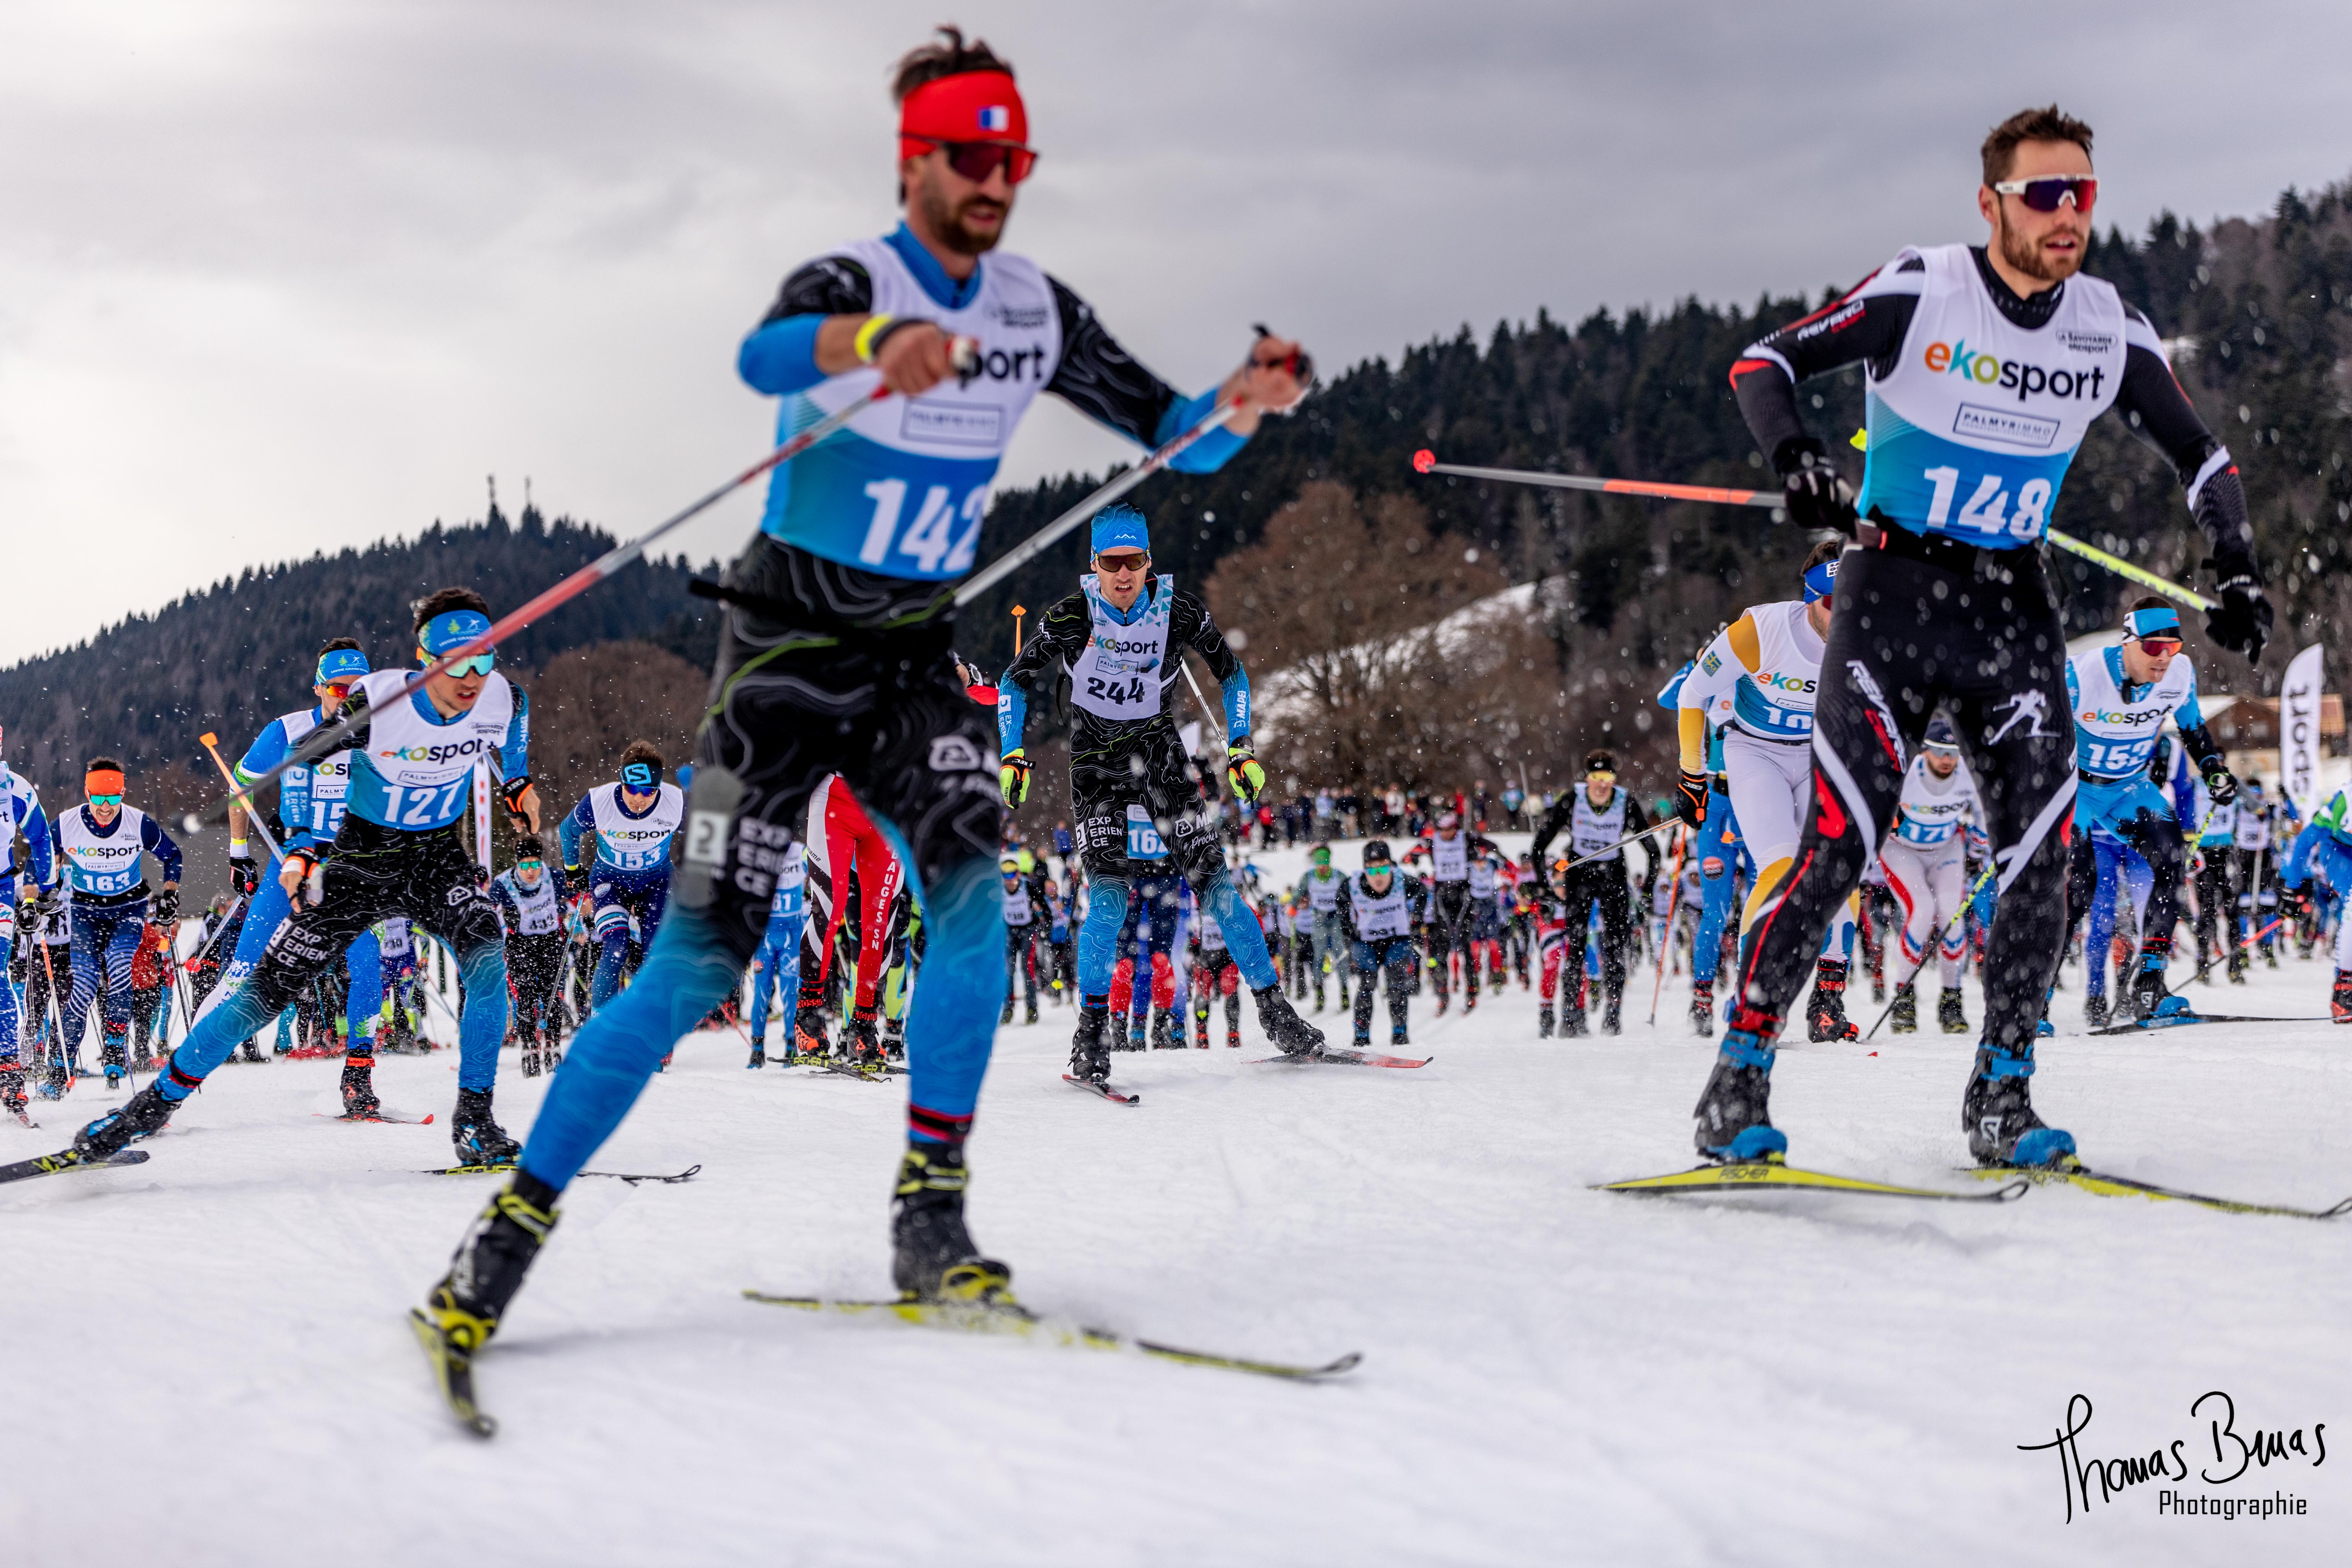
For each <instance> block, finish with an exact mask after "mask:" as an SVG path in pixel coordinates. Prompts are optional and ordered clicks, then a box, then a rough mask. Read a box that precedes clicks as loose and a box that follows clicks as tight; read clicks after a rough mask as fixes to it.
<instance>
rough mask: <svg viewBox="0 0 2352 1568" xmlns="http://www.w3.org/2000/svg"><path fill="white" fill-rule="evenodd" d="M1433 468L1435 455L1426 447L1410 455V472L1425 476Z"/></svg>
mask: <svg viewBox="0 0 2352 1568" xmlns="http://www.w3.org/2000/svg"><path fill="white" fill-rule="evenodd" d="M1435 467H1437V454H1436V453H1434V452H1433V451H1431V450H1430V449H1429V448H1428V447H1423V448H1422V449H1421V450H1420V451H1418V452H1415V453H1414V454H1413V455H1412V471H1413V472H1414V473H1416V474H1425V473H1427V472H1429V470H1430V469H1432V468H1435Z"/></svg>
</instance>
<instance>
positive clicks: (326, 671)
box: [310, 647, 368, 686]
mask: <svg viewBox="0 0 2352 1568" xmlns="http://www.w3.org/2000/svg"><path fill="white" fill-rule="evenodd" d="M367 672H368V656H367V655H365V654H363V653H362V652H361V651H360V650H359V649H357V648H355V647H339V648H335V649H333V650H332V651H331V652H328V653H322V654H320V656H319V676H318V679H315V680H313V681H311V682H310V684H311V685H313V686H333V685H335V684H336V683H337V682H339V681H346V680H349V679H352V677H354V676H361V675H365V674H366V673H367Z"/></svg>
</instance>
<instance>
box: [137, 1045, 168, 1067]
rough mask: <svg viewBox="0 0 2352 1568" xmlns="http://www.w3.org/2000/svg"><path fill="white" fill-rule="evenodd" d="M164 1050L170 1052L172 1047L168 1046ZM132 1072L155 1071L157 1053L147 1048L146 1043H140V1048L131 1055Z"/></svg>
mask: <svg viewBox="0 0 2352 1568" xmlns="http://www.w3.org/2000/svg"><path fill="white" fill-rule="evenodd" d="M164 1048H165V1049H166V1050H167V1051H168V1050H169V1049H170V1048H171V1047H169V1045H168V1044H167V1045H166V1046H165V1047H164ZM154 1070H155V1053H154V1052H152V1051H151V1050H149V1049H148V1048H147V1046H146V1042H144V1041H142V1042H140V1046H139V1048H138V1049H137V1050H135V1051H133V1052H131V1071H132V1072H153V1071H154Z"/></svg>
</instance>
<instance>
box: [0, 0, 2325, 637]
mask: <svg viewBox="0 0 2352 1568" xmlns="http://www.w3.org/2000/svg"><path fill="white" fill-rule="evenodd" d="M959 13H960V14H959ZM951 16H952V17H954V18H955V19H957V20H960V21H961V22H962V23H963V24H964V26H966V27H967V29H968V30H970V31H971V32H975V33H978V34H981V35H982V36H984V37H987V38H988V39H989V41H990V42H991V43H992V44H993V45H995V46H996V47H997V48H998V49H999V50H1000V51H1001V52H1003V54H1005V55H1007V56H1008V57H1009V58H1012V59H1013V62H1014V63H1015V65H1016V66H1017V68H1018V69H1019V72H1020V79H1021V83H1022V87H1023V89H1024V96H1025V98H1026V100H1027V102H1028V106H1029V113H1030V125H1031V129H1032V141H1033V142H1034V143H1035V144H1036V145H1037V146H1038V147H1039V148H1040V149H1041V150H1042V152H1043V153H1044V157H1043V159H1042V161H1041V162H1040V164H1039V167H1038V173H1037V175H1036V177H1035V178H1034V181H1033V182H1032V183H1031V184H1028V185H1027V186H1024V189H1023V191H1022V195H1021V201H1020V205H1019V207H1018V209H1017V210H1016V212H1015V214H1014V216H1013V224H1012V227H1011V236H1010V241H1009V243H1010V246H1011V247H1013V248H1016V249H1018V250H1021V251H1023V252H1024V253H1027V254H1029V255H1032V256H1034V257H1035V258H1038V260H1040V261H1041V262H1042V263H1043V264H1044V265H1045V267H1047V268H1049V269H1050V270H1052V271H1054V272H1055V274H1056V275H1058V276H1059V277H1061V278H1062V279H1064V280H1065V281H1066V282H1068V283H1069V284H1071V285H1072V286H1073V287H1074V288H1076V289H1078V290H1079V292H1080V293H1082V294H1084V295H1086V296H1087V298H1088V299H1090V300H1092V301H1093V302H1094V303H1095V305H1096V306H1097V309H1098V310H1100V312H1101V313H1102V315H1103V316H1104V317H1105V319H1106V320H1107V321H1108V323H1109V324H1110V326H1111V328H1112V330H1113V331H1116V332H1117V333H1118V335H1119V336H1120V337H1121V338H1123V339H1124V340H1125V341H1126V342H1127V343H1128V344H1129V347H1130V348H1132V349H1133V350H1135V351H1136V353H1139V355H1140V356H1141V357H1142V358H1143V359H1144V360H1145V361H1146V362H1147V363H1150V365H1152V366H1153V368H1155V369H1156V370H1158V371H1159V372H1160V374H1163V375H1165V376H1167V377H1168V378H1169V379H1171V380H1172V381H1175V382H1177V383H1179V384H1182V385H1184V386H1186V387H1188V388H1198V387H1200V386H1203V385H1206V384H1209V383H1211V382H1213V381H1214V380H1215V379H1216V378H1217V377H1218V376H1219V375H1220V374H1223V372H1224V371H1225V370H1226V369H1227V368H1228V367H1229V366H1230V365H1231V364H1232V363H1234V361H1235V360H1236V359H1238V358H1239V356H1240V355H1241V353H1243V351H1244V347H1245V345H1246V343H1247V341H1248V337H1249V323H1250V322H1251V321H1257V320H1265V321H1270V322H1273V323H1275V324H1276V325H1277V326H1278V327H1280V328H1281V329H1283V330H1285V331H1291V332H1295V333H1297V334H1299V335H1301V336H1303V337H1304V338H1305V339H1306V340H1307V342H1308V344H1309V345H1310V346H1311V347H1312V348H1313V349H1314V350H1315V351H1316V353H1317V354H1318V357H1320V358H1321V359H1322V360H1323V362H1324V363H1326V364H1327V365H1331V366H1338V365H1342V364H1345V363H1351V362H1353V361H1355V360H1357V359H1360V358H1362V357H1364V356H1367V355H1370V354H1375V353H1383V354H1388V355H1391V356H1393V355H1394V354H1395V353H1396V352H1397V351H1398V349H1399V348H1400V347H1402V345H1404V344H1407V343H1411V342H1422V341H1424V340H1426V339H1427V338H1429V337H1430V336H1431V335H1433V334H1443V333H1450V332H1451V331H1453V330H1454V328H1455V327H1456V326H1457V325H1459V324H1460V323H1461V322H1463V321H1470V322H1471V323H1473V324H1474V325H1475V327H1476V328H1477V330H1478V331H1480V332H1481V333H1482V334H1483V333H1484V332H1485V331H1486V330H1487V329H1488V328H1490V327H1491V326H1492V324H1493V323H1494V321H1496V319H1497V318H1498V317H1504V316H1508V317H1512V318H1515V319H1524V318H1528V317H1532V316H1533V314H1534V313H1535V310H1536V308H1537V307H1538V305H1547V306H1549V307H1550V309H1551V310H1552V311H1553V312H1554V314H1556V315H1560V316H1564V317H1567V318H1569V319H1570V320H1573V319H1575V318H1578V317H1580V316H1582V315H1584V314H1585V313H1587V312H1588V311H1590V310H1592V309H1593V308H1594V307H1596V306H1603V305H1605V306H1608V307H1610V308H1612V309H1622V308H1623V307H1625V306H1627V305H1629V304H1640V303H1652V304H1664V303H1668V302H1671V301H1672V300H1675V299H1678V298H1680V297H1682V296H1685V295H1688V294H1694V293H1695V294H1697V295H1699V296H1701V297H1702V298H1705V299H1708V300H1727V299H1728V300H1741V301H1749V300H1754V299H1755V298H1756V296H1757V295H1758V294H1759V292H1760V291H1762V290H1764V289H1775V290H1781V291H1786V290H1790V289H1806V290H1809V291H1810V290H1813V289H1820V288H1822V286H1824V285H1826V284H1830V283H1834V282H1850V281H1852V280H1853V279H1855V278H1856V277H1858V276H1860V275H1861V274H1862V273H1863V272H1864V271H1866V270H1868V268H1870V267H1872V266H1873V265H1874V264H1875V263H1877V262H1878V261H1880V260H1882V259H1884V258H1885V256H1886V255H1887V254H1888V253H1890V252H1891V251H1892V250H1893V249H1894V248H1895V247H1897V246H1899V245H1902V244H1906V243H1910V242H1915V241H1916V242H1931V243H1932V242H1940V241H1947V240H1952V239H1976V238H1979V237H1980V236H1981V225H1980V224H1979V222H1978V220H1977V218H1976V216H1975V209H1974V205H1973V197H1974V190H1975V184H1976V178H1977V176H1976V172H1975V159H1976V147H1977V144H1978V142H1979V140H1980V139H1981V138H1982V136H1983V133H1984V132H1985V130H1986V128H1987V127H1988V126H1990V124H1991V123H1992V122H1993V121H1996V120H1999V119H2000V118H2001V117H2002V116H2003V115H2005V114H2007V113H2008V112H2010V111H2011V110H2014V109H2017V108H2020V107H2022V106H2023V105H2025V104H2027V103H2029V102H2046V101H2048V100H2051V99H2053V98H2056V99H2058V100H2061V101H2063V104H2064V105H2065V106H2066V107H2067V108H2068V109H2069V110H2072V111H2074V112H2075V113H2077V114H2080V115H2082V116H2083V117H2084V118H2085V119H2087V120H2089V121H2091V122H2092V123H2093V124H2094V125H2095V127H2096V128H2097V132H2098V146H2097V163H2098V167H2099V170H2100V174H2101V175H2102V177H2103V182H2104V183H2103V186H2102V191H2101V206H2100V213H2099V216H2100V217H2101V218H2102V219H2103V220H2106V219H2112V220H2118V221H2121V222H2122V223H2123V224H2124V225H2125V226H2126V228H2127V229H2137V227H2139V226H2142V225H2144V224H2145V222H2146V221H2147V218H2148V217H2149V216H2153V215H2154V214H2155V213H2156V212H2158V210H2160V209H2163V208H2165V207H2170V208H2172V209H2174V210H2175V211H2178V212H2180V213H2182V214H2184V215H2186V216H2193V217H2196V218H2198V219H2200V221H2201V220H2203V219H2206V218H2210V217H2211V216H2215V215H2217V214H2218V215H2224V216H2229V215H2239V214H2251V213H2257V212H2260V211H2263V210H2265V209H2266V208H2267V207H2268V205H2269V204H2270V203H2271V201H2272V200H2273V197H2274V196H2275V195H2276V193H2277V192H2278V191H2279V189H2280V188H2281V187H2283V186H2285V185H2287V184H2296V185H2301V186H2305V187H2309V186H2312V185H2315V184H2326V183H2327V182H2330V181H2334V180H2338V179H2342V178H2345V177H2346V176H2347V174H2352V114H2347V105H2352V5H2346V4H2345V3H2344V0H2315V3H2311V4H2283V5H2216V4H2213V3H2212V0H2203V3H2201V4H2194V5H2189V4H2175V3H2170V0H2138V3H2135V4H2064V3H2052V0H2042V3H2040V4H2032V5H2011V4H1995V3H1989V0H1977V3H1972V4H1969V5H1937V6H1927V5H1884V4H1872V5H1852V6H1836V5H1822V4H1782V5H1738V4H1730V3H1724V4H1718V5H1672V4H1662V3H1659V0H1643V3H1628V4H1622V5H1621V4H1591V3H1576V0H1549V3H1544V4H1525V5H1521V4H1487V5H1481V4H1475V3H1474V4H1467V5H1432V4H1428V3H1426V0H1422V3H1415V4H1397V3H1391V0H1349V3H1348V4H1344V5H1343V4H1331V3H1318V4H1311V5H1310V4H1289V5H1274V4H1234V3H1227V0H1192V3H1191V4H1186V5H1159V6H1149V7H1146V6H1122V5H1103V4H1100V3H1099V0H1097V3H1094V4H1071V5H1058V4H1057V5H1042V4H1013V3H1007V4H998V5H993V6H989V7H982V6H973V5H962V4H960V3H959V4H949V3H947V0H924V3H922V4H919V5H905V4H900V3H898V0H861V3H859V4H856V5H842V4H828V5H792V4H785V3H780V0H743V3H736V0H703V3H696V0H662V3H659V4H654V3H650V0H646V3H639V4H612V3H603V0H551V3H548V4H531V3H514V0H467V3H465V4H445V3H438V0H331V3H321V0H140V3H110V0H7V4H6V5H5V7H0V545H5V552H6V561H7V570H8V575H9V581H8V583H7V585H6V591H5V595H0V605H5V611H0V663H5V662H9V661H13V660H16V659H17V658H23V657H26V656H27V655H30V654H33V653H36V652H39V651H41V650H43V649H46V648H49V647H58V646H60V645H63V644H67V643H70V642H72V641H74V640H76V639H79V638H80V637H86V636H88V635H89V634H90V633H92V632H94V631H96V630H98V629H99V628H100V627H101V626H104V625H106V624H109V623H110V622H112V621H114V620H117V619H119V618H120V617H121V616H123V615H124V614H126V613H129V612H131V611H136V610H145V609H153V608H155V607H157V606H159V605H163V604H164V603H166V602H168V601H169V600H170V599H172V598H173V597H174V596H176V595H178V594H180V593H182V592H184V591H186V590H187V589H189V588H191V587H196V586H201V585H202V584H205V583H207V582H209V581H211V580H213V579H215V578H217V577H218V576H220V575H222V574H226V573H230V572H233V571H235V570H236V569H238V568H240V567H243V566H246V565H249V564H256V563H265V562H269V561H274V560H280V559H284V558H286V557H288V556H291V555H307V554H309V553H310V552H311V551H313V550H317V549H325V550H329V551H333V550H336V549H339V548H341V546H343V545H346V544H354V543H365V542H369V541H372V540H375V539H378V538H382V537H383V536H385V535H388V534H389V535H405V534H413V533H415V532H416V531H418V530H419V529H421V528H423V527H425V526H426V525H428V524H429V523H430V522H432V521H434V520H435V519H436V518H439V519H445V520H447V521H452V522H455V521H459V520H461V519H464V518H468V517H478V516H480V515H481V512H482V510H483V486H484V477H485V476H486V475H489V474H493V473H495V474H496V475H497V476H498V478H499V495H500V497H501V499H502V500H508V501H509V503H511V502H513V501H519V500H520V497H521V493H522V488H523V480H524V479H525V477H526V476H528V477H529V478H530V480H531V484H532V489H533V493H534V495H535V497H536V499H537V500H538V501H539V503H540V504H541V507H542V508H544V509H545V510H549V511H550V512H551V513H553V512H568V513H570V514H572V515H574V516H577V517H580V518H583V519H586V520H590V521H596V522H599V523H602V524H604V526H606V527H608V528H611V529H614V531H618V532H621V533H624V534H626V533H631V532H635V531H637V530H639V529H641V528H642V527H644V526H646V524H647V523H649V522H650V521H654V520H656V519H657V518H658V517H660V516H661V515H662V514H664V513H666V512H667V511H670V510H674V509H675V508H676V507H677V505H679V504H681V503H682V502H683V501H684V500H687V499H688V498H690V497H692V496H694V495H696V494H698V493H700V492H701V491H702V490H703V489H706V488H708V487H709V485H710V484H711V483H713V482H714V481H715V480H716V479H719V477H721V476H723V475H725V474H726V473H728V472H730V471H732V470H733V469H734V468H737V467H740V465H741V464H742V463H744V462H745V461H746V460H747V459H748V458H751V457H753V456H756V455H757V454H758V453H760V452H761V451H762V450H764V449H765V447H766V444H767V437H768V434H769V431H770V428H771V426H772V421H773V416H774V410H773V407H772V405H771V404H769V403H767V402H766V401H765V400H763V399H761V398H759V397H757V396H755V395H752V394H751V392H749V391H748V390H747V389H746V388H744V387H742V386H741V385H740V384H739V383H738V382H737V381H736V379H735V375H734V353H735V346H736V343H737V342H738V341H739V340H740V337H741V335H742V334H743V332H744V331H746V330H748V329H749V328H750V327H751V325H752V324H753V323H754V322H755V321H757V320H758V318H759V316H760V314H761V311H762V310H764V309H765V308H766V305H767V302H768V300H769V299H770V297H771V296H772V293H773V291H774V289H775V286H776V284H777V282H778V280H779V279H781V278H782V275H783V274H784V273H785V272H786V271H787V270H789V269H790V268H791V267H792V266H793V264H795V263H797V262H798V261H800V260H802V259H804V258H807V257H809V256H810V255H812V254H814V253H815V252H818V251H820V250H821V249H823V248H824V247H826V246H828V245H830V244H833V243H835V242H837V241H839V240H841V239H845V238H848V237H856V236H860V235H868V234H876V233H880V232H882V231H883V230H885V229H887V228H888V227H889V226H891V225H892V224H893V223H894V222H895V220H896V215H895V210H894V207H893V203H892V177H891V160H892V158H893V156H894V143H893V141H892V135H891V132H892V128H893V126H894V124H895V118H894V114H893V111H892V110H891V107H890V104H889V101H888V96H887V89H886V82H887V66H888V64H889V62H890V61H891V60H892V59H893V58H895V57H896V56H897V55H898V53H899V52H900V51H902V50H904V49H905V48H907V47H909V46H911V45H913V44H915V43H917V42H919V41H920V40H921V38H922V37H923V35H924V33H925V30H926V29H927V28H928V27H929V26H930V25H931V24H933V23H935V22H938V21H941V20H945V19H948V18H950V17H951ZM1127 450H1129V449H1128V448H1124V447H1122V446H1121V444H1120V443H1119V442H1118V441H1117V440H1116V439H1115V438H1114V437H1109V436H1108V435H1106V434H1104V433H1102V432H1100V431H1099V430H1097V429H1096V428H1094V427H1093V426H1088V425H1087V424H1085V423H1084V422H1082V421H1080V420H1079V419H1078V418H1077V417H1076V416H1074V415H1071V414H1069V413H1067V412H1066V410H1063V409H1061V408H1059V407H1058V406H1057V405H1052V404H1050V403H1045V404H1040V405H1039V412H1038V413H1037V414H1036V415H1034V416H1032V417H1031V418H1030V420H1029V421H1028V423H1027V424H1026V425H1025V426H1024V429H1023V431H1022V434H1021V436H1020V437H1019V439H1018V440H1017V441H1016V442H1015V444H1014V446H1013V449H1012V452H1011V454H1010V456H1009V458H1008V459H1007V462H1006V465H1005V468H1004V471H1003V479H1004V480H1005V481H1007V482H1010V483H1015V484H1018V483H1023V482H1025V481H1027V480H1029V479H1034V478H1035V477H1036V476H1037V475H1038V474H1040V473H1041V472H1047V471H1055V472H1058V471H1062V470H1065V469H1069V468H1097V469H1098V468H1101V467H1103V466H1104V465H1105V464H1106V463H1107V462H1108V461H1111V460H1114V459H1115V458H1118V457H1119V456H1120V455H1121V454H1122V452H1124V451H1127ZM510 510H511V505H510ZM756 517H757V506H756V501H755V500H753V499H752V498H751V497H749V496H747V497H744V498H740V499H738V500H734V501H732V502H730V504H729V505H727V506H726V507H724V508H722V509H720V510H719V511H718V512H717V513H716V514H714V515H713V516H712V517H710V518H709V519H707V520H705V521H701V522H699V523H698V524H697V525H695V529H694V531H692V532H690V533H688V534H687V535H684V536H682V537H683V542H684V544H685V547H686V548H687V549H688V550H689V551H690V552H692V553H693V554H695V555H696V556H698V557H701V556H707V555H710V554H716V553H720V552H730V551H731V550H732V549H733V548H734V547H735V546H736V545H737V544H738V543H739V542H740V540H741V539H742V538H743V536H744V535H745V534H746V532H747V531H749V530H750V529H751V527H752V526H753V523H754V521H755V520H756Z"/></svg>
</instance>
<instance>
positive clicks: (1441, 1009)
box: [1437, 985, 1446, 1018]
mask: <svg viewBox="0 0 2352 1568" xmlns="http://www.w3.org/2000/svg"><path fill="white" fill-rule="evenodd" d="M1445 1002H1446V995H1445V987H1444V986H1443V985H1441V986H1439V987H1438V988H1437V1016H1439V1017H1441V1018H1443V1017H1444V1016H1445Z"/></svg>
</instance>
